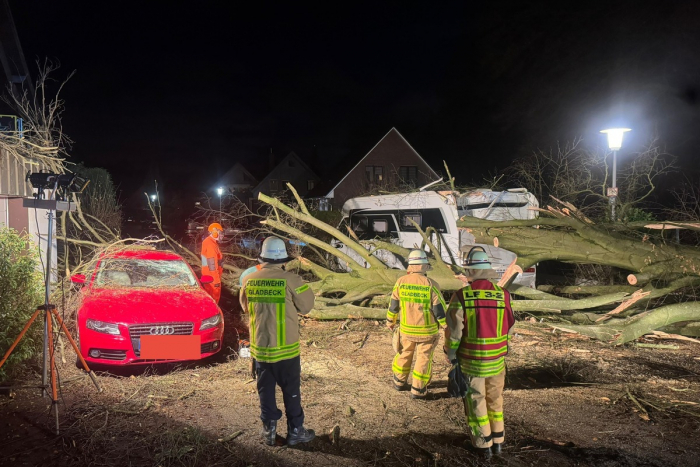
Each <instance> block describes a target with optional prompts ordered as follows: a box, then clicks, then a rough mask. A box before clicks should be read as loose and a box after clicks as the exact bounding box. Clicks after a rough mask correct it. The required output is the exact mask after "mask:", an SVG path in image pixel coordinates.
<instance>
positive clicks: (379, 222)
mask: <svg viewBox="0 0 700 467" xmlns="http://www.w3.org/2000/svg"><path fill="white" fill-rule="evenodd" d="M372 230H373V231H374V233H378V234H386V233H388V232H389V222H387V221H386V220H385V219H374V220H373V221H372Z"/></svg>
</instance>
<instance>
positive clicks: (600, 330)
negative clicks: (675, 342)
mask: <svg viewBox="0 0 700 467" xmlns="http://www.w3.org/2000/svg"><path fill="white" fill-rule="evenodd" d="M699 313H700V302H686V303H677V304H675V305H667V306H663V307H661V308H657V309H655V310H652V311H649V312H646V313H643V314H641V315H637V316H635V317H633V318H630V319H628V320H625V321H623V322H622V323H614V324H609V325H594V326H586V325H575V324H572V325H566V326H564V327H565V328H566V329H567V330H572V331H575V332H577V333H579V334H583V335H585V336H589V337H593V338H595V339H599V340H602V341H605V342H610V343H612V344H615V345H620V344H624V343H626V342H630V341H633V340H635V339H637V338H638V337H641V336H643V335H644V334H648V333H650V332H652V331H654V330H657V329H661V328H665V327H667V326H670V325H673V324H675V323H678V322H682V321H691V320H695V319H697V317H698V314H699Z"/></svg>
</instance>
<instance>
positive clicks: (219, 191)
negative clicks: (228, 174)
mask: <svg viewBox="0 0 700 467" xmlns="http://www.w3.org/2000/svg"><path fill="white" fill-rule="evenodd" d="M216 193H217V194H218V195H219V196H221V195H223V194H224V189H223V188H222V187H219V188H217V189H216Z"/></svg>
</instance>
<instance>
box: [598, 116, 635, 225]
mask: <svg viewBox="0 0 700 467" xmlns="http://www.w3.org/2000/svg"><path fill="white" fill-rule="evenodd" d="M628 131H632V130H630V129H629V128H609V129H607V130H601V133H606V134H607V135H608V147H609V148H610V150H611V151H612V152H613V173H612V188H610V189H609V190H608V198H609V199H610V218H611V219H612V221H613V222H615V203H616V202H617V151H618V150H619V149H620V148H621V147H622V137H623V136H624V134H625V133H627V132H628Z"/></svg>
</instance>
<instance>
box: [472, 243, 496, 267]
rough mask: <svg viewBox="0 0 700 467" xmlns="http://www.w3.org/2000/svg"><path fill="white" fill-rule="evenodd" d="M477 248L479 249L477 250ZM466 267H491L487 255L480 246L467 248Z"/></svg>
mask: <svg viewBox="0 0 700 467" xmlns="http://www.w3.org/2000/svg"><path fill="white" fill-rule="evenodd" d="M477 248H479V249H480V250H477ZM466 267H467V269H492V268H491V260H490V259H489V255H487V254H486V251H485V250H484V249H483V248H482V247H480V246H475V247H474V248H472V249H471V250H469V254H468V255H467V265H466Z"/></svg>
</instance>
